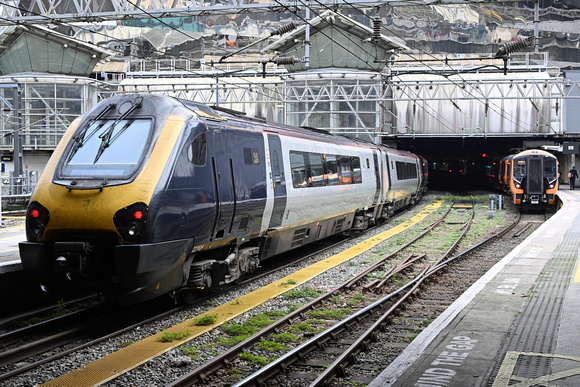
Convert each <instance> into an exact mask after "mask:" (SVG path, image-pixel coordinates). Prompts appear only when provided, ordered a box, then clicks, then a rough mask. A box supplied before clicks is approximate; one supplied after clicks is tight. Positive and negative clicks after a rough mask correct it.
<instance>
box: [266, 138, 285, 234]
mask: <svg viewBox="0 0 580 387" xmlns="http://www.w3.org/2000/svg"><path fill="white" fill-rule="evenodd" d="M268 146H269V148H270V173H271V174H272V184H273V186H274V208H273V210H272V216H271V218H270V226H269V227H270V228H272V227H278V226H280V225H281V224H282V218H283V217H284V212H285V211H286V179H285V177H284V161H283V157H282V144H281V143H280V137H279V136H277V135H274V134H268Z"/></svg>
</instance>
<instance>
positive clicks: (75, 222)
mask: <svg viewBox="0 0 580 387" xmlns="http://www.w3.org/2000/svg"><path fill="white" fill-rule="evenodd" d="M178 107H179V105H178V104H176V102H175V101H174V100H172V99H169V98H166V97H165V98H161V97H155V96H138V95H134V96H124V97H115V98H111V99H109V100H106V101H104V102H101V103H100V104H98V105H97V106H96V107H95V108H94V109H93V110H92V111H90V112H89V113H87V114H85V115H84V116H82V117H80V118H78V119H77V120H75V121H74V122H73V123H72V124H71V126H70V127H69V129H68V130H67V132H66V133H65V135H64V137H63V139H62V141H61V142H60V144H59V146H58V147H57V149H56V151H55V152H54V154H53V156H52V157H51V159H50V161H49V163H48V164H47V166H46V168H45V170H44V172H43V174H42V176H41V179H40V181H39V182H38V184H37V186H36V188H35V191H34V193H33V195H32V197H31V200H30V204H29V207H28V212H27V216H26V238H27V241H26V242H21V243H20V245H19V248H20V255H21V259H22V265H23V268H24V270H25V271H29V272H33V273H36V274H38V276H39V277H40V281H41V284H42V288H43V290H45V291H47V292H52V293H54V294H55V295H58V294H59V292H58V291H59V290H61V289H62V288H63V285H64V284H66V288H69V289H70V288H73V289H79V288H82V289H90V290H99V291H103V292H104V293H105V294H108V295H112V297H114V298H115V299H116V300H117V297H119V298H118V301H119V302H121V303H133V302H140V301H143V300H146V299H149V298H153V297H155V296H157V295H159V294H162V293H164V292H167V291H169V290H171V288H175V286H179V285H181V282H182V280H183V266H184V261H185V259H186V257H187V255H188V253H189V251H190V249H191V245H192V241H190V240H183V239H181V240H173V241H157V240H155V238H154V234H153V233H152V231H151V229H152V224H151V223H152V221H153V219H154V218H155V216H156V214H154V213H152V211H151V208H152V207H151V205H152V202H153V201H154V200H155V195H156V192H157V191H158V190H159V187H158V186H159V184H160V182H161V181H162V180H163V177H162V176H163V175H164V174H166V172H164V171H165V169H166V165H167V164H168V160H169V159H170V157H171V154H172V152H173V149H174V146H175V143H176V141H177V139H178V137H179V136H180V133H181V131H182V128H183V124H184V120H185V114H182V116H180V115H179V114H176V113H175V111H176V110H177V111H178V110H179V109H178ZM176 284H177V285H176Z"/></svg>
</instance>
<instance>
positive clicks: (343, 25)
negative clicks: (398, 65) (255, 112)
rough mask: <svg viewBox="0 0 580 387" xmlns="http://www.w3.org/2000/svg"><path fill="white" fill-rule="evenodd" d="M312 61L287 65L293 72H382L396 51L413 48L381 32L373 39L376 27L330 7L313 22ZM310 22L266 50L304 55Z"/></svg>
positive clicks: (282, 54)
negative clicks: (340, 70)
mask: <svg viewBox="0 0 580 387" xmlns="http://www.w3.org/2000/svg"><path fill="white" fill-rule="evenodd" d="M309 24H310V63H309V67H306V66H305V64H304V63H296V64H294V65H285V67H286V69H287V70H288V71H289V72H296V71H304V70H308V69H320V68H332V67H334V68H348V69H358V70H367V71H381V69H382V68H383V67H384V66H385V62H384V61H385V60H386V59H388V58H389V57H390V56H391V55H392V54H393V50H394V51H405V50H409V47H407V46H406V45H405V42H404V41H403V40H402V39H399V38H396V37H387V36H385V35H382V34H381V37H380V39H379V40H378V42H376V43H375V42H374V41H373V29H372V28H370V27H367V26H365V25H364V24H361V23H359V22H357V21H355V20H353V19H351V18H349V17H347V16H345V15H343V14H340V13H337V12H334V11H332V10H327V11H325V12H323V13H321V14H320V15H319V16H317V17H315V18H314V19H312V20H311V21H310V23H309ZM305 38H306V25H302V26H300V27H299V28H297V29H296V30H294V31H293V32H291V33H289V34H287V35H284V36H283V37H282V38H280V39H278V40H277V41H275V42H274V43H272V44H270V45H269V46H267V47H266V48H265V49H264V50H263V51H270V52H271V51H274V52H277V53H278V55H279V56H284V57H286V56H295V57H297V58H303V57H304V43H303V42H304V41H305Z"/></svg>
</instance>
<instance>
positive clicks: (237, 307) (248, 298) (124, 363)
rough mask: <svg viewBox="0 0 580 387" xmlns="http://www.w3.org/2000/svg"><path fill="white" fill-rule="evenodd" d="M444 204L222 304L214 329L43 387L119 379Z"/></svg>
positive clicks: (140, 348)
mask: <svg viewBox="0 0 580 387" xmlns="http://www.w3.org/2000/svg"><path fill="white" fill-rule="evenodd" d="M442 203H443V201H434V202H433V203H432V204H429V205H427V206H425V207H424V208H423V210H422V211H421V212H419V213H418V214H417V215H415V216H414V217H413V218H412V219H410V220H407V221H405V222H403V223H401V224H400V225H398V226H396V227H393V228H392V229H390V230H388V231H385V232H383V233H381V234H378V235H375V236H374V237H371V238H369V239H367V240H365V241H363V242H361V243H359V244H358V245H356V246H353V247H351V248H349V249H347V250H344V251H343V252H340V253H338V254H336V255H334V256H332V257H330V258H328V259H325V260H322V261H320V262H317V263H315V264H313V265H311V266H309V267H306V268H304V269H301V270H299V271H297V272H294V273H293V274H291V275H289V276H287V277H285V278H282V279H280V280H278V281H275V282H273V283H271V284H269V285H266V286H264V287H262V288H260V289H257V290H255V291H253V292H251V293H249V294H246V295H244V296H242V297H239V298H237V299H236V300H234V301H232V302H229V303H227V304H222V305H220V306H218V307H216V308H214V309H212V310H210V311H208V312H206V313H204V314H203V316H215V317H216V321H215V323H214V324H212V325H210V326H198V325H194V321H195V320H196V319H197V318H198V317H194V318H191V319H189V320H186V321H184V322H182V323H180V324H177V325H175V326H173V327H171V328H168V329H167V330H165V331H164V332H160V333H159V334H156V335H153V336H149V337H146V338H144V339H143V340H141V341H138V342H136V343H133V344H131V345H130V346H128V347H125V348H122V349H120V350H118V351H116V352H113V353H112V354H110V355H108V356H105V357H102V358H100V359H98V360H95V361H93V362H92V363H89V364H87V365H85V366H83V367H80V368H78V369H76V370H74V371H71V372H69V373H67V374H65V375H62V376H60V377H58V378H56V379H53V380H51V381H48V382H46V383H45V384H43V385H42V386H98V385H101V384H103V383H106V382H108V381H109V380H112V379H114V378H116V377H118V376H119V375H121V374H123V373H125V372H127V371H130V370H131V369H133V368H135V367H137V366H139V365H141V364H143V363H145V362H147V361H149V360H150V359H153V358H155V357H157V356H159V355H162V354H163V353H165V352H167V351H169V350H171V349H173V348H176V347H179V346H180V345H182V344H184V343H186V342H188V341H190V340H192V339H193V338H195V337H197V336H199V335H201V334H203V333H205V332H208V331H210V330H211V329H214V328H215V327H216V326H218V325H220V324H222V323H224V322H226V321H228V320H231V319H232V318H234V317H236V316H239V315H241V314H242V313H245V312H247V311H248V310H250V309H252V308H254V307H256V306H258V305H261V304H263V303H264V302H266V301H268V300H270V299H272V298H274V297H277V296H279V295H280V294H282V293H284V292H287V291H288V290H290V289H292V288H293V287H295V286H297V285H300V284H302V283H304V282H306V281H308V280H310V279H312V278H314V277H315V276H317V275H319V274H321V273H323V272H325V271H327V270H329V269H331V268H333V267H335V266H337V265H340V264H341V263H344V262H346V261H348V260H349V259H352V258H353V257H355V256H357V255H359V254H361V253H363V252H364V251H367V250H369V249H371V248H372V247H374V246H376V245H377V244H379V243H380V242H383V241H384V240H386V239H388V238H390V237H392V236H393V235H396V234H398V233H400V232H402V231H404V230H406V229H408V228H409V227H411V226H413V225H414V224H416V223H418V222H420V221H421V220H423V219H424V218H425V217H427V216H428V215H429V214H430V213H431V212H433V211H435V210H436V209H437V208H439V207H440V206H441V205H442ZM187 331H189V335H188V336H187V337H186V338H184V339H181V340H175V341H172V342H169V343H167V342H160V341H159V338H160V337H161V336H163V334H164V333H182V332H187Z"/></svg>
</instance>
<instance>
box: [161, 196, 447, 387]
mask: <svg viewBox="0 0 580 387" xmlns="http://www.w3.org/2000/svg"><path fill="white" fill-rule="evenodd" d="M453 202H454V201H453ZM451 207H452V206H450V207H449V209H448V210H447V211H446V212H445V213H444V214H443V215H442V216H441V218H440V219H439V220H438V221H435V222H433V223H431V224H430V225H428V226H427V227H426V228H427V230H425V228H424V230H425V231H423V232H422V233H421V234H420V235H418V236H417V237H415V238H413V240H412V241H410V242H408V243H405V244H404V245H403V246H401V247H399V248H398V249H397V250H396V251H395V252H393V253H391V254H388V255H386V256H385V257H383V258H381V259H380V260H378V261H377V262H376V263H374V264H373V265H371V266H370V267H368V268H366V269H365V270H363V271H362V272H360V273H359V274H357V275H356V276H355V277H354V278H352V279H349V280H347V281H345V282H344V283H343V284H341V285H339V286H338V287H336V288H335V289H333V290H331V291H329V292H327V293H325V294H323V295H321V296H319V297H317V298H315V299H314V300H312V301H310V302H309V303H307V304H305V305H303V306H302V307H301V308H299V309H297V310H295V311H293V312H291V313H289V314H287V315H286V316H284V317H282V318H281V319H279V320H277V321H275V322H274V323H272V324H270V325H269V326H267V327H265V328H263V329H262V330H260V331H259V332H257V333H256V334H254V335H253V336H250V337H249V338H247V339H246V340H244V341H242V342H240V343H239V344H237V345H235V346H233V347H232V348H230V349H229V350H227V351H224V352H222V353H221V354H219V355H217V356H215V357H213V358H212V359H211V360H210V361H208V362H206V363H204V364H202V365H200V366H199V367H197V368H196V369H194V370H193V371H191V372H189V373H188V374H185V375H183V376H181V377H180V378H178V379H177V380H175V381H173V382H172V383H169V384H168V385H167V386H168V387H177V386H192V385H195V384H198V383H206V382H207V380H208V377H209V375H211V374H212V373H214V372H215V371H217V370H218V369H220V368H222V367H224V366H225V367H227V366H229V365H230V364H231V363H232V362H233V361H234V359H235V358H236V356H237V355H238V354H239V353H240V352H245V351H246V349H248V348H250V347H252V346H253V345H254V344H255V343H257V342H258V341H260V340H261V339H262V338H263V337H265V336H268V335H269V334H271V333H275V332H278V331H279V330H280V329H282V328H283V327H285V326H286V325H289V324H291V323H292V322H293V321H295V320H297V319H299V318H301V316H303V315H304V314H305V313H306V312H307V311H309V310H313V309H316V308H318V307H320V306H321V305H322V304H323V303H324V302H325V301H326V300H328V299H330V298H332V297H334V296H335V295H337V294H339V293H342V292H344V291H345V290H350V289H351V288H353V287H355V286H358V285H360V284H361V281H362V280H363V278H364V277H366V276H367V275H368V274H369V273H371V272H373V271H375V270H377V269H378V268H380V267H382V266H384V265H385V264H386V263H387V261H389V260H390V259H391V258H393V257H394V256H396V255H397V254H398V253H400V252H401V251H403V250H404V249H406V248H408V247H409V246H410V245H412V244H413V243H414V242H416V241H418V240H419V239H421V238H423V237H424V236H425V235H427V234H428V233H429V232H431V231H432V230H433V229H434V228H435V227H437V225H439V224H440V223H441V222H442V221H443V220H444V219H445V217H447V216H448V215H449V213H450V211H451ZM410 258H411V256H409V257H407V258H406V259H405V260H404V261H403V263H404V264H405V265H406V264H407V263H408V261H409V259H410ZM394 270H396V266H395V267H393V268H391V271H394ZM404 288H405V287H403V288H402V289H404ZM401 291H402V290H398V291H397V292H396V293H395V294H398V293H399V292H401ZM387 297H389V296H387ZM363 310H364V309H363ZM359 313H360V311H359V312H357V313H356V314H355V315H356V316H358V315H359ZM353 316H354V315H353ZM312 340H314V338H313V339H311V340H310V341H309V342H312ZM291 353H293V352H291ZM266 367H268V366H266ZM266 367H265V368H266ZM281 368H282V369H285V368H287V364H286V363H284V362H283V363H281ZM268 369H269V368H266V370H268Z"/></svg>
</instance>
